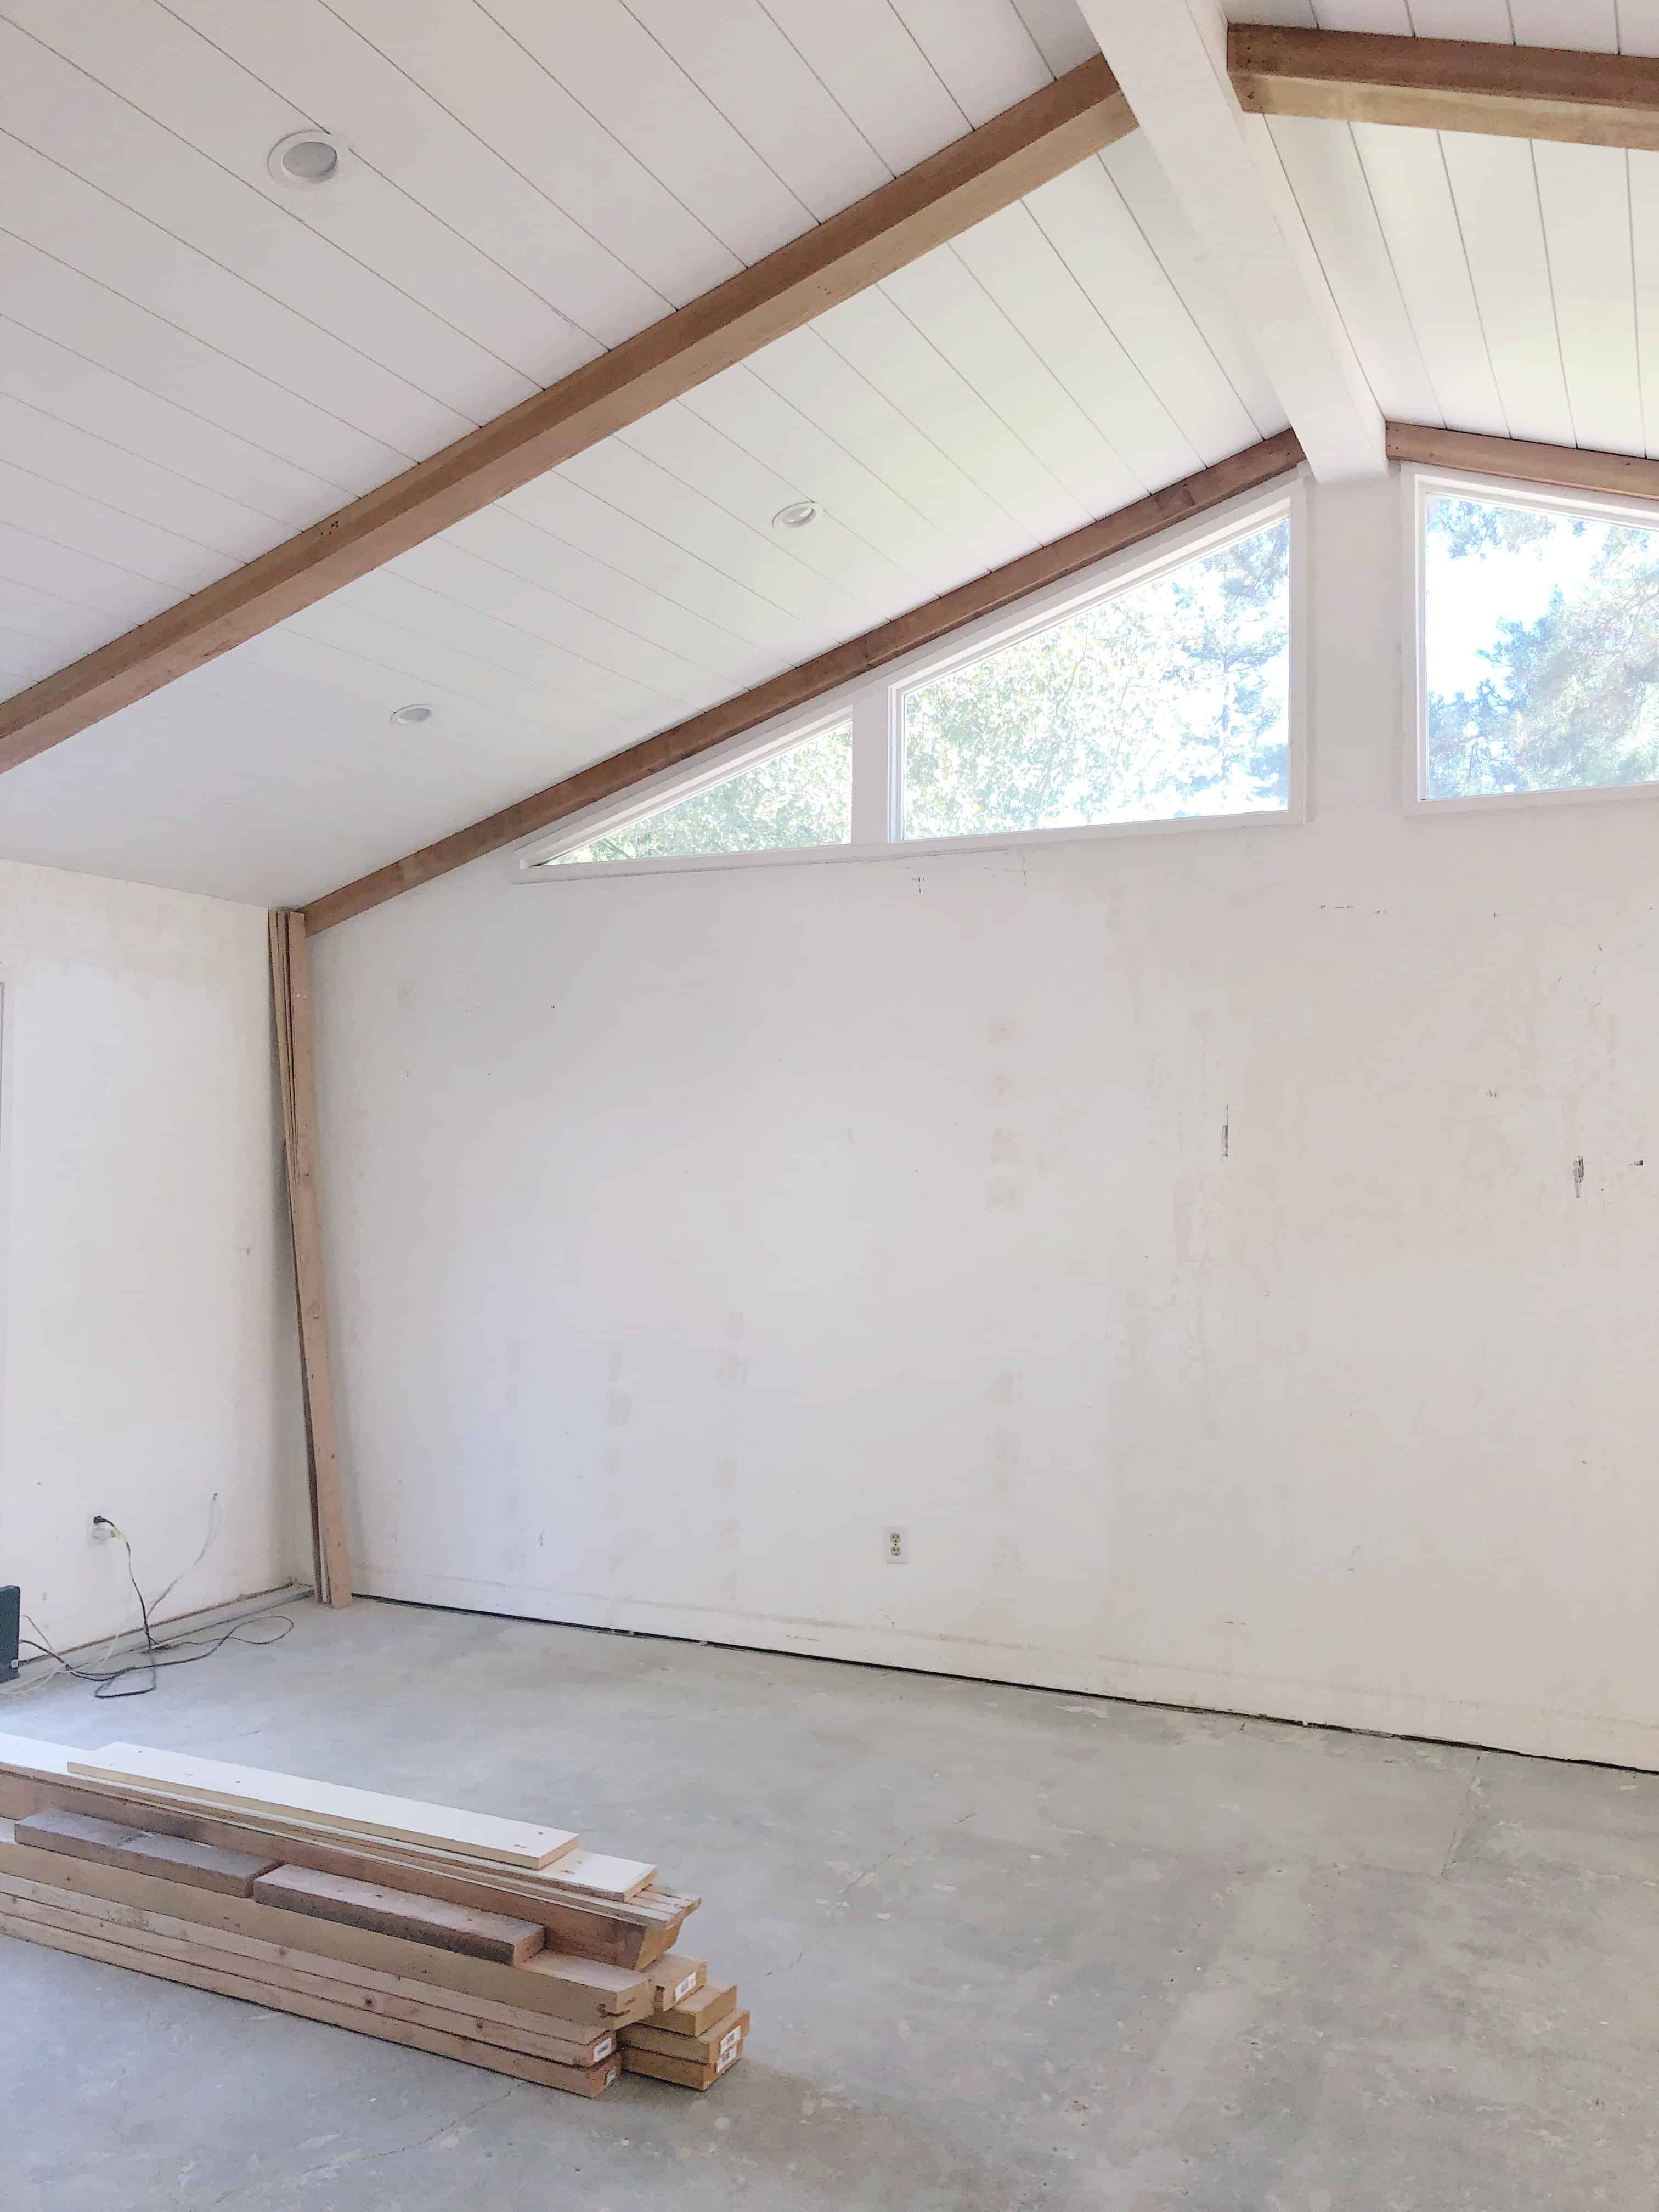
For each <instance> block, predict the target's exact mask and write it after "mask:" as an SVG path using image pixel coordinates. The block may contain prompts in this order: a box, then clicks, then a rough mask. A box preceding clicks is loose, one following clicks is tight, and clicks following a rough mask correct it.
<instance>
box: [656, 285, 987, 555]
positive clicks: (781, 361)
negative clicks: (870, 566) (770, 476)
mask: <svg viewBox="0 0 1659 2212" xmlns="http://www.w3.org/2000/svg"><path fill="white" fill-rule="evenodd" d="M684 404H685V405H686V406H688V407H690V409H691V410H693V411H694V413H696V414H698V415H701V416H702V417H703V419H704V420H705V421H706V422H714V423H715V424H717V425H718V427H719V428H720V429H721V430H723V431H724V432H725V434H726V436H727V437H728V438H730V439H731V440H732V441H733V443H734V444H737V445H739V446H741V447H743V449H744V452H745V453H753V454H754V455H755V456H756V457H757V459H763V460H766V461H768V462H769V464H770V465H772V466H773V467H774V468H776V469H777V470H778V471H780V472H781V473H782V474H785V475H787V476H790V477H793V478H794V479H795V480H796V481H797V482H799V483H810V484H811V486H812V487H813V489H812V492H811V496H812V497H813V498H815V499H819V500H822V501H823V504H824V505H825V506H826V507H830V508H832V509H833V510H834V511H835V512H836V513H839V514H842V515H843V516H845V517H846V518H847V520H848V523H849V524H850V525H851V526H852V527H853V528H854V529H856V530H857V531H858V532H860V535H861V536H863V537H867V538H872V540H873V541H874V542H875V543H877V544H881V545H884V546H885V547H886V549H887V550H888V551H889V552H890V554H891V555H892V556H893V558H894V559H895V560H897V561H899V562H902V564H903V566H904V567H905V568H908V569H909V570H910V571H911V573H912V574H915V576H916V577H917V578H918V580H921V579H922V578H931V577H933V576H935V575H937V574H939V573H940V571H941V569H942V568H949V567H950V565H951V562H952V561H953V560H954V559H956V558H957V556H963V557H966V558H967V559H969V561H980V562H981V565H984V566H989V565H990V562H991V557H992V556H991V555H990V554H989V553H988V552H983V557H982V559H981V553H982V551H983V549H987V548H990V547H993V546H995V545H998V544H1004V543H1006V539H1007V537H1008V535H1009V534H1010V533H1011V532H1012V534H1013V535H1015V536H1016V537H1019V536H1020V533H1019V532H1018V526H1016V525H1014V524H1012V523H1011V521H1010V520H1009V518H1008V517H1007V515H1006V514H1005V513H1004V512H1003V511H1002V509H1001V508H1000V507H998V506H997V505H996V503H995V502H994V501H993V500H991V499H990V498H988V497H987V495H986V494H985V493H984V492H983V491H982V490H981V488H980V486H979V485H978V484H977V483H975V482H974V480H973V479H972V478H971V477H969V476H967V475H966V474H964V472H963V471H962V470H961V469H960V468H958V467H957V465H956V463H955V462H954V461H953V460H951V459H950V458H949V456H948V455H947V454H946V453H944V452H943V451H941V449H940V448H939V446H938V445H937V444H936V443H935V442H934V441H933V439H932V437H931V436H930V435H927V431H926V430H925V429H924V428H919V427H918V426H917V424H915V422H911V421H909V420H908V418H907V417H906V416H904V415H903V414H902V413H901V412H900V410H898V409H897V408H896V407H895V406H894V405H893V404H891V402H890V400H889V399H887V398H885V397H884V394H883V393H882V392H878V390H877V389H876V387H875V386H874V385H873V384H872V383H870V382H868V381H867V380H866V379H865V378H864V377H863V376H861V375H860V374H858V373H857V371H856V370H855V369H854V368H852V367H851V366H850V365H849V364H848V362H847V360H845V359H844V358H843V357H842V355H841V354H839V353H838V352H837V351H836V349H835V348H834V347H833V346H831V345H829V344H828V343H825V341H824V340H823V338H821V337H819V335H818V333H817V331H816V330H813V329H808V330H805V331H796V332H795V333H794V334H793V336H791V337H787V338H781V339H779V340H778V341H777V342H776V343H774V344H772V345H769V346H765V347H763V348H762V349H761V351H760V352H759V353H757V354H756V355H754V356H752V357H751V358H750V360H749V361H747V362H744V364H743V365H742V367H741V368H735V369H728V370H727V371H726V373H725V374H723V375H721V376H717V377H714V378H712V379H711V380H709V382H708V383H707V384H705V385H702V386H699V387H698V389H697V390H696V391H695V392H689V393H688V394H687V395H686V398H685V401H684ZM1022 543H1023V540H1022ZM922 595H923V596H926V595H927V594H926V592H924V593H923V594H922Z"/></svg>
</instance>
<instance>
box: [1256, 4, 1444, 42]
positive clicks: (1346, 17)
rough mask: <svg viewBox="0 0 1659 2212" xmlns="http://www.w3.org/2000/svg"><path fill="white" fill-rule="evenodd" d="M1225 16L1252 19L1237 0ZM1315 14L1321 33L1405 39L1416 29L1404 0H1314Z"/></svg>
mask: <svg viewBox="0 0 1659 2212" xmlns="http://www.w3.org/2000/svg"><path fill="white" fill-rule="evenodd" d="M1228 13H1229V14H1230V15H1231V17H1232V18H1233V21H1235V22H1238V23H1248V22H1249V21H1252V20H1253V19H1252V17H1251V16H1250V15H1249V9H1248V6H1241V5H1240V4H1238V0H1233V4H1232V5H1231V7H1230V8H1229V9H1228ZM1314 13H1315V15H1316V16H1317V17H1318V19H1319V28H1320V29H1321V30H1322V31H1370V32H1379V31H1380V32H1382V33H1384V34H1385V35H1386V36H1388V37H1390V38H1395V39H1408V38H1410V37H1411V35H1412V33H1413V30H1414V29H1415V28H1416V26H1415V25H1414V23H1413V21H1412V12H1411V9H1410V8H1409V7H1408V6H1407V0H1314Z"/></svg>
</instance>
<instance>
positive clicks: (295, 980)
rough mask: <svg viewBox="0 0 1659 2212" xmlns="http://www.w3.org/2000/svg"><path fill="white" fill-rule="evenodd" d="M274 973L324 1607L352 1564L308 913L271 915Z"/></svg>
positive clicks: (346, 1592) (346, 1584) (347, 1596)
mask: <svg viewBox="0 0 1659 2212" xmlns="http://www.w3.org/2000/svg"><path fill="white" fill-rule="evenodd" d="M270 976H271V992H272V997H273V1000H274V1001H275V1006H276V1064H277V1069H278V1073H279V1074H280V1077H281V1079H282V1090H283V1152H284V1156H285V1158H286V1160H287V1164H288V1210H289V1227H290V1229H291V1231H292V1233H293V1239H294V1285H295V1297H296V1299H297V1301H298V1305H299V1315H300V1368H301V1378H302V1381H303V1384H304V1391H305V1413H306V1450H307V1460H308V1462H309V1467H310V1477H311V1480H310V1491H311V1541H312V1558H313V1565H314V1567H315V1569H316V1573H317V1595H318V1597H319V1600H321V1601H322V1602H323V1603H324V1604H325V1605H331V1606H345V1605H349V1604H350V1602H351V1562H350V1559H349V1557H348V1556H347V1553H346V1541H345V1516H344V1513H343V1510H342V1507H341V1502H340V1462H339V1452H338V1448H337V1441H336V1437H335V1429H334V1385H333V1380H332V1376H331V1373H330V1370H329V1364H328V1328H327V1306H326V1304H325V1299H324V1296H323V1246H322V1233H321V1229H320V1225H319V1215H318V1209H317V1079H316V1060H315V1054H314V1047H313V1035H312V1024H311V977H310V969H309V965H308V963H307V957H306V924H305V916H304V915H301V914H294V913H276V914H273V915H271V917H270Z"/></svg>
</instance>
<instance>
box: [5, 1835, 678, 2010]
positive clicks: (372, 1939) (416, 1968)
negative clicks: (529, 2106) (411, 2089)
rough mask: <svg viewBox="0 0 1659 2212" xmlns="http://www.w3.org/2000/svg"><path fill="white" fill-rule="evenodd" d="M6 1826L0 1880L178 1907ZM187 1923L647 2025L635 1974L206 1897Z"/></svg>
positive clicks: (448, 1985) (117, 1872) (644, 1993)
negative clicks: (515, 1959) (302, 1944)
mask: <svg viewBox="0 0 1659 2212" xmlns="http://www.w3.org/2000/svg"><path fill="white" fill-rule="evenodd" d="M12 1833H13V1832H12V1827H11V1824H10V1822H9V1821H0V1874H10V1875H21V1877H22V1878H23V1879H24V1880H25V1881H37V1882H43V1883H45V1884H46V1885H47V1886H48V1887H56V1888H58V1889H62V1890H65V1891H69V1892H72V1893H76V1894H79V1895H82V1896H90V1897H102V1898H106V1899H110V1900H111V1901H112V1903H115V1904H119V1905H137V1906H139V1907H140V1908H141V1909H143V1910H144V1911H152V1912H167V1911H172V1910H173V1909H174V1908H175V1907H176V1906H177V1905H178V1902H179V1893H178V1890H177V1888H176V1887H174V1886H173V1884H172V1883H171V1882H167V1881H161V1880H158V1879H157V1878H156V1877H155V1876H154V1875H142V1874H129V1873H128V1872H126V1870H125V1869H123V1868H120V1867H105V1866H94V1865H91V1864H89V1863H86V1862H84V1861H82V1860H80V1859H64V1858H54V1857H52V1856H51V1855H50V1854H49V1853H48V1852H46V1851H35V1850H28V1849H27V1848H26V1847H25V1846H23V1845H21V1844H17V1843H15V1842H14V1841H13V1840H12ZM190 1904H191V1918H192V1919H195V1920H199V1921H202V1922H204V1923H207V1924H208V1925H209V1926H210V1927H214V1928H223V1929H231V1930H233V1931H234V1933H236V1934H238V1935H241V1936H255V1937H258V1938H259V1939H260V1940H261V1941H263V1942H267V1943H276V1944H279V1945H283V1946H285V1947H286V1948H289V1949H292V1948H295V1942H294V1937H295V1929H296V1927H300V1926H303V1927H304V1928H305V1929H306V1930H307V1944H306V1948H307V1949H308V1950H310V1951H313V1952H314V1953H316V1954H319V1956H323V1957H326V1958H331V1959H341V1960H346V1961H347V1962H348V1963H349V1964H351V1965H354V1966H369V1967H373V1968H374V1970H375V1971H376V1972H379V1973H383V1974H392V1975H395V1976H397V1977H398V1978H400V1979H403V1980H406V1981H411V1982H416V1983H422V1984H428V1985H429V1986H431V1987H434V1988H438V1989H447V1990H454V1991H458V1992H460V1993H462V1994H465V1996H470V1997H471V1996H478V1997H488V1998H489V2000H490V2001H491V2002H493V2003H495V2004H502V2005H507V2006H510V2007H512V2008H513V2009H514V2010H518V2011H524V2012H534V2013H544V2014H546V2015H549V2016H550V2017H551V2018H554V2019H557V2020H561V2021H575V2022H579V2023H581V2024H583V2025H586V2023H588V2022H590V2021H591V2022H592V2023H594V2024H595V2025H601V2026H611V2025H613V2024H614V2025H616V2026H619V2027H620V2026H624V2025H626V2024H628V2023H629V2022H630V2021H635V2020H644V2019H648V2018H649V2017H650V2015H651V2014H652V2013H653V2010H654V2002H653V1991H652V1988H651V1984H650V1983H649V1982H647V1980H646V1979H645V1978H644V1976H643V1975H631V1976H630V1975H627V1974H617V1972H615V1970H614V1969H611V1968H607V1967H604V1966H600V1967H599V1968H597V1969H596V1968H595V1967H594V1966H593V1964H592V1962H591V1961H589V1960H582V1959H572V1958H568V1957H561V1956H560V1955H559V1954H557V1953H556V1952H551V1951H538V1953H537V1954H536V1956H535V1957H534V1958H533V1959H532V1960H530V1961H529V1962H528V1964H527V1965H525V1966H498V1965H497V1964H496V1963H495V1961H494V1960H489V1959H471V1958H468V1957H467V1956H465V1954H463V1953H461V1952H459V1951H438V1950H435V1949H434V1948H432V1947H431V1946H430V1945H429V1944H426V1943H411V1942H408V1941H406V1940H405V1939H404V1937H402V1936H381V1935H379V1934H377V1933H375V1932H374V1930H373V1929H366V1928H348V1927H345V1926H344V1925H343V1924H342V1923H339V1922H337V1921H319V1920H307V1921H303V1922H301V1920H299V1919H298V1917H296V1916H295V1914H293V1913H291V1912H283V1911H279V1910H278V1909H277V1908H276V1906H274V1905H261V1904H259V1903H258V1900H257V1899H252V1898H240V1897H221V1896H219V1895H217V1894H216V1893H215V1892H213V1891H211V1890H196V1891H192V1892H191V1900H190Z"/></svg>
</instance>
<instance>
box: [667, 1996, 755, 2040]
mask: <svg viewBox="0 0 1659 2212" xmlns="http://www.w3.org/2000/svg"><path fill="white" fill-rule="evenodd" d="M737 2002H738V1992H737V1990H736V1989H735V1988H733V1987H731V1986H728V1987H726V1989H723V1990H708V1989H705V1990H698V1991H697V1992H696V1996H693V1997H692V1998H691V1999H690V2002H687V2003H685V2004H680V2005H673V2006H671V2007H669V2008H667V2009H665V2011H662V2012H659V2014H658V2015H656V2017H655V2018H654V2019H653V2021H652V2022H651V2026H652V2027H660V2028H664V2029H665V2030H666V2031H667V2032H668V2033H670V2034H671V2035H706V2034H707V2033H708V2030H709V2028H710V2027H712V2026H713V2024H714V2021H717V2020H723V2019H724V2018H725V2016H726V2014H727V2013H729V2012H732V2011H735V2010H736V2008H737Z"/></svg>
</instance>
